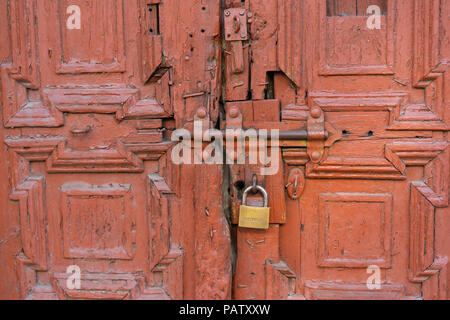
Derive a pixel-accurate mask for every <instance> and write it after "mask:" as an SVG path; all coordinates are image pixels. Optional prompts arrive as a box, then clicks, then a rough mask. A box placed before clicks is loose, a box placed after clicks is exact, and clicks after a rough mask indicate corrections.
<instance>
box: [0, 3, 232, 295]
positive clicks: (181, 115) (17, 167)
mask: <svg viewBox="0 0 450 320" xmlns="http://www.w3.org/2000/svg"><path fill="white" fill-rule="evenodd" d="M219 17H220V3H219V1H203V0H192V1H186V0H183V1H159V0H130V1H129V0H127V1H125V0H100V1H98V0H88V1H86V0H73V1H66V0H58V1H53V0H39V1H38V0H8V1H1V4H0V24H1V27H0V37H1V39H2V45H1V46H0V63H1V68H0V70H1V109H2V113H1V117H2V119H1V122H2V126H0V128H1V129H0V137H1V143H0V154H1V156H0V158H1V164H0V170H1V171H0V172H1V179H2V183H1V184H0V188H1V195H0V200H1V203H0V204H1V206H0V213H1V214H0V265H1V267H0V270H1V273H2V276H1V277H0V297H1V298H4V299H56V298H58V299H166V298H171V299H183V298H190V299H194V298H195V299H198V298H205V299H206V298H211V299H221V298H222V299H224V298H227V297H229V295H230V287H231V263H230V241H229V233H228V224H227V221H226V218H225V216H224V215H223V211H222V201H221V193H222V186H221V182H222V170H221V167H218V166H215V167H214V166H205V167H204V168H202V167H201V166H189V165H186V166H175V165H173V164H172V162H171V161H170V156H169V154H170V150H171V148H172V146H173V142H171V141H170V132H171V131H172V130H174V129H175V128H184V127H186V128H190V127H192V122H193V120H194V118H197V115H199V116H198V117H199V118H202V119H203V120H204V121H206V122H208V123H211V126H214V124H215V123H216V122H217V118H218V110H219V104H218V101H219V95H220V83H221V77H220V65H221V64H220V61H221V50H220V43H219V39H220V19H219ZM187 181H189V183H186V182H187ZM193 186H194V189H195V190H196V192H194V193H193V192H192V187H193ZM206 190H207V191H208V196H206V194H205V191H206ZM206 213H207V214H206ZM212 250H214V252H213V254H211V252H212ZM70 266H75V267H78V268H79V271H81V285H80V288H78V287H77V288H72V287H70V286H69V287H68V285H67V283H68V282H67V280H68V278H69V277H70V276H71V275H72V274H71V272H72V271H68V270H75V269H73V268H72V269H68V267H70ZM69 272H70V273H69Z"/></svg>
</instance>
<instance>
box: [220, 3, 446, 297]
mask: <svg viewBox="0 0 450 320" xmlns="http://www.w3.org/2000/svg"><path fill="white" fill-rule="evenodd" d="M374 5H375V6H376V7H375V8H374V7H373V6H374ZM226 6H227V8H242V9H245V10H244V12H245V14H246V16H247V23H248V27H249V35H248V38H245V37H243V40H242V41H240V42H239V41H238V40H236V39H235V40H234V41H232V40H230V41H227V53H228V54H227V55H226V64H227V66H226V69H225V72H226V90H225V99H224V100H225V101H226V108H227V118H226V123H227V125H228V126H232V125H238V126H243V127H246V128H278V129H280V130H283V129H284V130H293V129H296V130H301V129H302V128H303V130H306V131H307V132H308V141H306V142H305V141H303V144H302V141H301V140H294V141H292V139H291V141H284V142H283V141H281V143H280V146H281V147H280V149H281V150H280V154H281V155H280V157H281V160H282V163H283V168H282V170H280V171H279V172H278V173H277V174H275V175H272V176H260V175H259V173H258V170H255V168H254V167H252V166H249V165H245V166H244V165H241V166H238V165H232V166H230V181H231V201H232V217H233V222H234V223H235V224H237V221H238V212H239V205H240V203H241V195H242V189H243V186H248V185H251V183H252V177H253V175H255V176H256V180H257V181H258V184H260V185H262V186H264V187H265V188H266V190H267V191H268V193H269V205H270V207H271V209H270V210H271V218H270V221H271V226H270V228H269V230H267V231H258V230H251V229H245V228H236V230H235V231H236V237H237V241H236V248H237V249H236V250H237V258H236V272H235V275H234V284H233V290H234V291H233V292H234V298H237V299H447V297H448V291H449V289H448V280H449V276H450V275H449V273H448V256H449V254H450V242H449V227H450V215H449V214H450V210H449V207H448V190H449V189H448V182H449V148H448V144H449V136H448V130H449V120H450V118H449V117H450V113H449V92H450V91H449V87H448V84H449V80H450V79H449V73H448V71H447V70H448V59H449V56H450V55H449V54H450V51H449V49H450V47H449V41H448V40H449V39H448V34H449V31H450V29H449V28H450V25H449V23H448V19H447V17H448V14H449V10H450V7H449V5H448V1H441V0H430V1H421V0H408V1H395V0H370V1H355V0H339V1H333V0H328V1H327V0H311V1H306V0H305V1H302V0H279V1H273V2H267V1H261V0H247V1H245V3H244V4H242V2H241V1H233V0H228V1H226ZM370 6H372V7H371V8H369V7H370ZM374 10H375V11H374ZM233 12H234V11H231V14H233ZM377 22H379V24H378V25H377ZM225 30H226V26H225ZM225 36H227V34H225ZM225 39H227V38H225ZM230 39H231V37H230ZM236 61H237V62H236ZM238 62H240V63H238ZM240 65H243V66H244V67H243V68H238V67H237V66H240ZM237 115H239V116H237ZM236 119H238V120H239V121H237V124H236ZM317 134H321V135H322V139H317ZM256 169H257V168H256ZM285 187H286V189H287V190H285ZM295 191H296V192H295ZM260 201H261V200H260V198H258V197H256V199H254V203H255V204H256V203H257V202H260ZM377 276H379V278H378V279H379V281H375V278H376V277H377Z"/></svg>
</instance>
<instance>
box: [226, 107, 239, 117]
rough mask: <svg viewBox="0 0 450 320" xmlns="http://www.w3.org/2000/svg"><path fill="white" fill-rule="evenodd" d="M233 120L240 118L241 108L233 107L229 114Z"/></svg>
mask: <svg viewBox="0 0 450 320" xmlns="http://www.w3.org/2000/svg"><path fill="white" fill-rule="evenodd" d="M228 114H229V115H230V117H231V118H237V117H238V116H239V108H238V107H232V108H231V109H230V111H229V113H228Z"/></svg>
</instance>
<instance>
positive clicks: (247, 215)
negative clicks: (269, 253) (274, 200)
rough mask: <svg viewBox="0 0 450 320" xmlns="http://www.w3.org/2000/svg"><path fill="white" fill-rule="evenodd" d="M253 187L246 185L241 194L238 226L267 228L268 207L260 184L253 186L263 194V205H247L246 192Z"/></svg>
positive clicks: (265, 194)
mask: <svg viewBox="0 0 450 320" xmlns="http://www.w3.org/2000/svg"><path fill="white" fill-rule="evenodd" d="M253 188H254V187H253V186H251V187H248V188H247V189H245V191H244V195H243V196H242V206H241V207H240V208H239V227H242V228H251V229H264V230H267V229H269V218H270V208H269V207H267V205H268V195H267V192H266V190H264V188H263V187H261V186H255V188H256V189H257V190H258V191H259V192H261V193H262V195H263V196H264V207H249V206H247V194H248V193H249V192H250V190H252V189H253Z"/></svg>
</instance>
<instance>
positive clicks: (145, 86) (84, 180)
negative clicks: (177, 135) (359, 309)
mask: <svg viewBox="0 0 450 320" xmlns="http://www.w3.org/2000/svg"><path fill="white" fill-rule="evenodd" d="M449 10H450V9H449V5H448V1H446V0H427V1H424V0H407V1H403V0H402V1H399V0H397V1H396V0H367V1H362V0H358V1H356V0H338V1H331V0H273V1H263V0H245V1H242V0H223V1H220V0H211V1H207V0H189V1H186V0H184V1H181V0H176V1H160V0H127V1H125V0H104V1H103V0H101V1H100V0H71V1H67V0H58V1H53V0H7V1H1V4H0V24H1V25H0V37H1V38H2V39H4V41H3V42H2V46H1V47H0V63H1V66H0V72H1V82H0V83H1V90H0V92H1V99H0V101H1V115H0V117H1V123H2V126H0V128H1V129H0V141H1V143H0V160H1V163H0V174H1V177H2V183H1V184H0V271H1V274H2V275H1V277H0V298H7V299H14V298H23V299H25V298H27V299H57V298H58V299H92V298H93V299H163V298H172V299H183V298H187V299H200V298H205V299H227V298H237V299H329V298H337V299H353V298H363V299H373V298H375V299H376V298H380V299H383V298H385V299H396V298H399V299H403V298H404V299H419V298H425V299H446V298H447V297H448V286H447V283H448V278H449V276H450V274H449V273H448V271H447V264H448V258H447V257H448V256H449V254H450V244H449V241H448V234H449V232H450V220H449V219H450V218H449V213H450V212H449V209H448V181H449V148H448V129H449V125H448V124H449V112H448V101H449V100H448V98H449V97H448V96H449V89H448V81H449V78H448V72H446V71H447V67H448V59H449V56H450V55H449V53H450V52H449V50H450V48H449V41H448V34H449V23H448V20H447V17H448V16H449V14H450V12H449ZM222 73H223V74H222ZM222 80H224V81H223V86H222ZM194 121H201V123H202V125H204V126H205V127H209V128H219V127H221V128H223V129H225V128H245V129H248V128H255V129H279V130H281V131H283V132H284V134H282V135H280V141H279V148H274V149H272V151H273V152H274V155H276V156H277V157H276V158H277V159H278V160H279V161H280V167H279V170H277V171H276V172H274V174H271V175H261V171H260V169H261V168H260V167H259V165H257V164H256V165H253V164H252V165H250V164H242V165H238V164H232V165H210V164H196V165H188V164H185V165H176V164H174V163H173V161H171V157H170V153H171V150H172V148H173V146H174V144H173V142H171V139H170V135H171V132H172V131H173V130H175V129H180V128H184V129H187V130H188V131H192V130H193V127H194ZM253 181H254V182H255V183H257V184H259V185H261V186H263V187H264V188H265V189H266V190H267V191H268V194H269V205H270V207H271V217H270V221H271V226H270V228H269V230H267V231H255V230H251V229H245V228H238V227H237V226H236V225H237V222H238V214H239V205H240V204H241V202H242V191H243V189H244V187H248V186H250V185H251V184H252V183H253ZM260 202H261V198H260V196H259V195H258V194H250V196H249V204H250V205H258V204H259V203H260ZM228 218H229V219H228ZM229 222H231V225H232V227H231V228H230V226H229ZM77 270H79V271H80V273H81V281H80V283H79V287H73V285H74V284H75V285H76V284H77V283H76V281H75V282H71V279H73V278H72V277H73V276H74V275H75V274H76V273H77ZM232 270H233V271H234V275H233V282H232ZM74 271H75V273H72V272H74ZM68 280H69V281H68ZM378 280H379V281H378ZM231 288H233V292H231Z"/></svg>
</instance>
